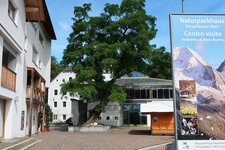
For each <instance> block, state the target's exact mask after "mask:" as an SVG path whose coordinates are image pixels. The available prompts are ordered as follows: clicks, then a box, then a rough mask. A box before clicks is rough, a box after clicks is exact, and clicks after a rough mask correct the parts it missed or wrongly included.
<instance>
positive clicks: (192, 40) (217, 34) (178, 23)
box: [171, 15, 225, 69]
mask: <svg viewBox="0 0 225 150" xmlns="http://www.w3.org/2000/svg"><path fill="white" fill-rule="evenodd" d="M171 18H172V36H173V38H172V39H173V41H172V44H173V47H177V46H179V47H180V46H186V47H189V48H191V49H192V50H193V51H196V52H197V53H198V54H199V55H200V56H201V57H203V59H204V60H205V61H206V62H207V63H209V64H210V65H211V66H212V67H214V68H215V69H216V68H218V66H219V65H220V64H221V63H222V62H223V61H224V59H225V53H224V50H225V41H224V40H225V15H173V16H172V17H171ZM184 19H186V20H188V19H189V20H196V19H199V21H201V22H199V23H194V22H185V23H184V22H183V21H184ZM207 20H208V22H207ZM209 20H216V21H217V22H214V23H212V22H210V23H209ZM200 26H201V27H200ZM199 27H200V28H199Z"/></svg>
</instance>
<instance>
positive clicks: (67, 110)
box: [48, 71, 79, 122]
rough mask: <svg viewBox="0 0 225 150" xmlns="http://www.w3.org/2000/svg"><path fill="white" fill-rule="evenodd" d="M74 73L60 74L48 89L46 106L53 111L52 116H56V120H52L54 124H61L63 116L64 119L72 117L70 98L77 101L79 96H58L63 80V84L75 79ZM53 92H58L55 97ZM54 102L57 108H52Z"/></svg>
mask: <svg viewBox="0 0 225 150" xmlns="http://www.w3.org/2000/svg"><path fill="white" fill-rule="evenodd" d="M75 76H76V75H75V73H73V72H68V71H67V72H61V73H59V74H58V76H57V77H56V78H55V79H53V80H52V82H51V84H50V88H49V97H48V104H49V106H50V107H51V108H52V110H53V114H54V115H57V120H53V121H54V122H62V121H65V120H63V115H66V119H68V118H69V117H71V116H72V112H71V100H70V99H71V98H74V99H79V96H75V97H71V96H70V95H69V94H68V93H67V95H65V96H62V94H60V89H61V86H60V85H61V84H63V83H64V82H63V79H64V80H65V82H68V81H69V78H70V77H72V78H73V79H74V78H75ZM54 90H57V91H58V94H57V95H54ZM63 101H65V102H66V107H63ZM54 102H57V107H54Z"/></svg>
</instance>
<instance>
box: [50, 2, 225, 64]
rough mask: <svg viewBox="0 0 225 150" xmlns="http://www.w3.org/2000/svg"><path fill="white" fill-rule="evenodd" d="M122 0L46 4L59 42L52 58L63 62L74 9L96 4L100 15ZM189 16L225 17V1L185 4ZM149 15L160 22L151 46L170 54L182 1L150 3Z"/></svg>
mask: <svg viewBox="0 0 225 150" xmlns="http://www.w3.org/2000/svg"><path fill="white" fill-rule="evenodd" d="M121 1H122V0H103V1H99V0H46V3H47V6H48V10H49V13H50V16H51V20H52V23H53V26H54V30H55V33H56V36H57V40H55V41H53V42H52V55H53V56H56V58H57V60H58V61H60V60H61V59H62V55H63V50H64V49H65V48H66V46H67V44H68V42H67V37H68V36H69V34H70V33H71V31H72V30H71V25H72V20H71V18H72V17H73V8H74V6H82V4H84V3H92V11H91V15H93V16H95V15H99V14H100V13H101V12H102V10H103V8H104V4H105V3H117V4H119V3H121ZM184 4H185V5H184V12H185V13H225V1H224V0H185V1H184ZM146 11H147V13H148V14H150V15H153V16H155V17H156V18H157V21H156V25H157V26H156V28H157V29H158V32H157V35H156V38H155V39H154V40H152V41H151V42H150V43H151V44H156V45H157V46H158V47H159V46H165V47H166V49H167V51H170V35H169V14H171V13H181V0H146Z"/></svg>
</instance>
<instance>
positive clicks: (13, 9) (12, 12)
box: [8, 0, 17, 22]
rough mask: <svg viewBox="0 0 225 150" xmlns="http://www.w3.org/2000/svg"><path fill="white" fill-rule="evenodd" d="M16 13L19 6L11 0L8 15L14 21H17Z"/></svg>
mask: <svg viewBox="0 0 225 150" xmlns="http://www.w3.org/2000/svg"><path fill="white" fill-rule="evenodd" d="M16 13H17V8H16V7H15V5H14V4H13V3H12V1H11V0H9V5H8V15H9V17H10V18H11V19H12V20H13V22H15V18H16Z"/></svg>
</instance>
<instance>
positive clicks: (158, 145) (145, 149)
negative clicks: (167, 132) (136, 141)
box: [137, 142, 173, 150]
mask: <svg viewBox="0 0 225 150" xmlns="http://www.w3.org/2000/svg"><path fill="white" fill-rule="evenodd" d="M172 143H173V142H167V143H162V144H157V145H152V146H148V147H144V148H140V149H137V150H149V149H152V148H157V147H161V146H166V145H168V144H172Z"/></svg>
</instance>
